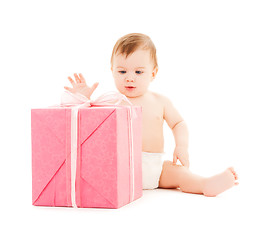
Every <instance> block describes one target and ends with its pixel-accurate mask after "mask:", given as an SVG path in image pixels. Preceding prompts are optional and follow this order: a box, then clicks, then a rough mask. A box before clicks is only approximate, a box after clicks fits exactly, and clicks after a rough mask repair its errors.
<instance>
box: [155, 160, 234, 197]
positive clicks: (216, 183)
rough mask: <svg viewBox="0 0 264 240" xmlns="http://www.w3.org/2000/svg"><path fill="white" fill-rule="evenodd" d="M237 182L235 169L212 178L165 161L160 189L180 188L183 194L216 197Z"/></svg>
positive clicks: (229, 169)
mask: <svg viewBox="0 0 264 240" xmlns="http://www.w3.org/2000/svg"><path fill="white" fill-rule="evenodd" d="M235 180H237V175H236V173H235V171H234V170H233V168H228V169H227V170H226V171H224V172H223V173H220V174H218V175H215V176H213V177H210V178H205V177H201V176H198V175H196V174H193V173H192V172H191V171H190V170H189V169H188V168H186V167H184V166H179V165H174V164H173V163H172V162H171V161H165V162H164V164H163V169H162V173H161V176H160V181H159V187H160V188H180V189H181V191H183V192H188V193H197V194H204V195H205V196H216V195H218V194H219V193H221V192H224V191H225V190H227V189H229V188H231V187H232V186H234V185H235V184H237V183H236V182H235Z"/></svg>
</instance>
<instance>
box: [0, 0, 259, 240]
mask: <svg viewBox="0 0 264 240" xmlns="http://www.w3.org/2000/svg"><path fill="white" fill-rule="evenodd" d="M263 12H264V8H263V1H254V0H251V1H243V0H240V1H234V0H228V1H226V0H223V1H212V0H211V1H209V0H208V1H204V0H202V1H166V0H163V1H155V0H152V1H143V0H141V1H136V0H134V1H113V0H111V1H76V0H75V1H55V0H53V1H27V0H24V1H1V2H0V26H1V38H0V43H1V44H0V71H1V75H0V76H1V85H0V88H1V93H0V97H1V120H0V121H1V168H0V180H1V181H0V182H1V189H0V190H1V193H0V194H1V196H0V206H1V210H0V218H1V220H3V219H4V225H1V230H0V238H1V239H18V238H22V237H31V238H32V237H35V238H37V239H73V238H75V239H76V238H78V239H103V238H104V239H105V238H110V239H112V238H113V239H114V238H123V239H136V238H139V239H143V237H144V238H146V237H149V238H150V239H160V238H164V239H191V238H192V239H195V238H199V239H212V238H213V239H223V238H225V239H233V238H234V237H235V238H236V239H242V237H243V239H245V238H249V237H250V238H252V239H263V237H264V234H263V229H261V227H263V214H264V211H263V205H262V202H263V200H264V199H263V197H262V195H263V194H262V192H263V167H264V164H263V161H264V154H263V143H264V137H263V136H264V127H263V122H264V114H263V102H264V97H263V84H262V82H263V80H264V71H263V70H264V69H263V67H264V47H263V46H264V44H263V42H264V33H263V30H264V24H263V23H264V17H263V16H264V15H263ZM132 32H140V33H145V34H147V35H149V36H150V37H151V38H152V40H153V42H154V43H155V45H156V48H157V57H158V64H159V72H158V75H157V78H156V79H155V81H154V82H153V83H152V84H151V86H150V90H151V91H156V92H159V93H161V94H164V95H167V96H168V97H170V98H171V100H172V101H173V103H174V105H175V107H176V108H177V109H178V110H179V111H180V113H181V114H182V116H183V117H184V118H185V120H186V122H187V124H188V127H189V133H190V149H189V151H190V162H191V165H190V169H191V170H192V171H193V172H195V173H197V174H200V175H204V176H210V175H212V174H215V173H218V172H220V171H223V170H224V169H225V168H226V167H229V166H234V167H235V169H236V170H237V172H238V175H239V178H240V180H239V182H240V185H239V186H238V187H234V188H233V189H231V190H228V191H227V192H225V193H223V194H221V195H219V196H218V197H216V198H206V197H204V196H201V195H192V194H184V193H181V192H180V191H175V190H153V191H144V193H143V197H142V198H141V199H139V200H137V201H135V202H133V203H131V204H129V205H127V206H125V207H123V208H121V209H118V210H109V209H108V210H107V209H77V210H76V209H71V208H45V207H33V206H31V145H30V144H31V142H30V141H31V139H30V109H31V108H34V107H45V106H50V105H53V104H58V103H59V102H60V95H61V93H62V91H63V86H65V85H67V86H70V84H69V83H68V80H67V76H69V75H71V76H72V75H73V73H75V72H77V73H80V72H81V73H83V75H84V76H85V77H86V80H87V82H88V84H92V83H93V82H96V81H99V82H100V84H99V87H98V89H97V90H96V92H95V93H94V97H97V96H99V95H101V94H102V93H104V92H106V91H110V90H116V89H115V86H114V81H113V78H112V75H111V71H110V57H111V52H112V48H113V46H114V44H115V42H116V41H117V39H118V38H120V37H121V36H123V35H125V34H127V33H132ZM164 131H165V151H166V154H167V157H168V159H170V158H171V156H172V153H173V148H174V142H173V136H172V134H171V133H170V130H169V129H168V127H167V125H165V126H164ZM2 235H5V237H4V238H3V237H2Z"/></svg>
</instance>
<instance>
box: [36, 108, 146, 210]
mask: <svg viewBox="0 0 264 240" xmlns="http://www.w3.org/2000/svg"><path fill="white" fill-rule="evenodd" d="M133 108H134V110H135V111H136V113H137V117H136V118H135V119H133V136H134V138H133V139H134V142H133V146H134V161H135V166H134V174H135V176H134V178H135V181H134V182H135V185H134V191H135V192H134V194H135V195H134V200H136V199H138V198H139V197H141V196H142V168H141V148H142V144H141V131H142V115H141V114H142V112H141V108H140V107H135V106H133ZM128 124H129V118H128V108H127V107H122V106H118V107H107V108H105V107H91V108H82V109H79V134H78V136H79V143H80V148H79V158H78V161H77V180H76V203H77V206H78V207H101V208H119V207H121V206H123V205H125V204H128V203H129V202H130V197H131V188H130V186H131V184H130V180H131V176H130V167H131V166H130V160H129V135H128V126H129V125H128ZM31 127H32V131H31V134H32V203H33V205H37V206H72V203H71V198H70V191H71V188H70V174H71V170H70V154H71V152H70V151H71V142H70V140H71V136H70V134H71V133H70V128H71V109H70V108H47V109H32V110H31Z"/></svg>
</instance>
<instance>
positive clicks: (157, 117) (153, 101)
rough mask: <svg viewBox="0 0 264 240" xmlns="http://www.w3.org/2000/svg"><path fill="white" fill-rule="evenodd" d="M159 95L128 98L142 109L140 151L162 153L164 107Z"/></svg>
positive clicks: (149, 94)
mask: <svg viewBox="0 0 264 240" xmlns="http://www.w3.org/2000/svg"><path fill="white" fill-rule="evenodd" d="M160 98H161V97H160V95H158V94H156V93H153V92H149V91H148V92H147V93H146V94H144V95H143V96H140V97H137V98H128V99H129V101H130V102H131V103H132V104H133V105H135V106H141V107H142V115H143V129H142V151H143V152H156V153H157V152H158V153H161V152H163V151H164V137H163V122H164V119H163V115H164V106H163V101H161V99H160Z"/></svg>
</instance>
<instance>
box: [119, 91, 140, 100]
mask: <svg viewBox="0 0 264 240" xmlns="http://www.w3.org/2000/svg"><path fill="white" fill-rule="evenodd" d="M122 94H124V95H125V96H126V97H127V98H137V97H140V96H142V95H144V93H141V92H136V91H135V92H127V91H124V92H123V93H122Z"/></svg>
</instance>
